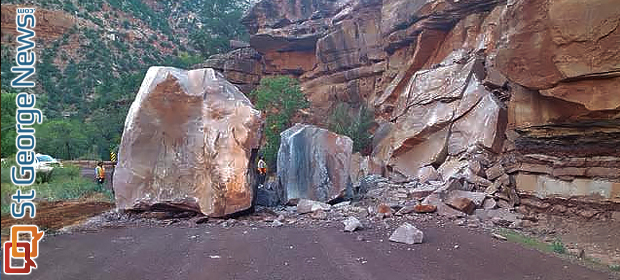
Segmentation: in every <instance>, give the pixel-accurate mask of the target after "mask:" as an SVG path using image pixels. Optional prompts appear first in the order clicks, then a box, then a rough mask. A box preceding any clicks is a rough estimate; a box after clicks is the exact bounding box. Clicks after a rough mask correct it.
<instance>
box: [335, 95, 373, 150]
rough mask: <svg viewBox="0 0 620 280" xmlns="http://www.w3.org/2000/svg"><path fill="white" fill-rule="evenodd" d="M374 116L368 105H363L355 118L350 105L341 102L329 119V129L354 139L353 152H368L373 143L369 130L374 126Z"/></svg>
mask: <svg viewBox="0 0 620 280" xmlns="http://www.w3.org/2000/svg"><path fill="white" fill-rule="evenodd" d="M373 122H374V116H373V114H372V112H370V111H369V110H368V108H367V106H365V105H364V106H362V107H360V108H359V110H358V111H357V114H355V116H354V117H353V118H351V116H350V115H349V106H348V105H347V104H346V103H340V104H338V105H337V106H336V108H335V109H334V111H333V112H332V114H331V116H330V117H329V120H328V126H329V130H331V131H333V132H336V133H338V134H342V135H346V136H348V137H349V138H351V140H353V152H362V153H364V154H366V153H367V152H368V150H369V148H370V144H371V143H372V135H371V134H370V133H369V132H368V130H369V129H370V128H371V127H372V125H373Z"/></svg>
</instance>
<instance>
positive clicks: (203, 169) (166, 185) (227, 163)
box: [114, 67, 262, 217]
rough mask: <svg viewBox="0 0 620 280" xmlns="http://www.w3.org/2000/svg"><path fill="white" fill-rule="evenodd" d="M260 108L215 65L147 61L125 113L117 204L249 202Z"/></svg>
mask: <svg viewBox="0 0 620 280" xmlns="http://www.w3.org/2000/svg"><path fill="white" fill-rule="evenodd" d="M261 127H262V120H261V113H260V112H259V111H258V110H256V109H254V107H253V105H252V103H251V102H250V100H248V98H247V97H245V96H244V95H243V94H242V93H241V92H240V91H239V90H238V89H237V88H236V87H234V86H233V85H232V84H230V83H229V82H227V81H226V80H225V79H224V77H223V76H222V75H221V74H219V73H218V72H216V71H214V70H213V69H210V68H207V69H197V70H191V71H185V70H181V69H176V68H171V67H151V68H150V69H149V70H148V72H147V74H146V76H145V78H144V81H143V82H142V86H141V87H140V90H139V92H138V95H137V96H136V99H135V101H134V102H133V104H132V106H131V109H130V110H129V113H128V115H127V119H126V121H125V130H124V132H123V138H122V141H121V146H120V150H119V159H120V160H119V163H118V166H117V167H116V172H115V174H114V190H115V195H116V205H117V207H118V208H119V209H130V208H134V207H140V208H142V207H145V206H152V205H160V204H164V205H168V206H176V207H180V208H184V209H189V210H194V211H199V212H202V213H204V214H206V215H210V216H216V217H221V216H225V215H228V214H232V213H235V212H238V211H242V210H246V209H248V208H250V207H251V206H252V200H253V197H254V193H255V190H254V178H253V172H252V165H253V156H254V153H253V152H254V151H255V150H256V149H257V148H258V145H259V142H260V138H261Z"/></svg>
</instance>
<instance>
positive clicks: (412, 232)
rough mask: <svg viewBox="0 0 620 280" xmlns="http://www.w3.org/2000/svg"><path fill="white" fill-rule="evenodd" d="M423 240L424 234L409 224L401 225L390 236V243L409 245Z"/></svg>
mask: <svg viewBox="0 0 620 280" xmlns="http://www.w3.org/2000/svg"><path fill="white" fill-rule="evenodd" d="M423 239H424V233H423V232H422V231H421V230H419V229H417V228H416V227H414V226H413V225H411V224H409V223H404V224H402V225H401V226H399V227H398V228H397V229H396V230H395V231H394V233H392V235H390V241H392V242H398V243H405V244H409V245H411V244H416V243H422V240H423Z"/></svg>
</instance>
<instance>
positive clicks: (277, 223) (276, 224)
mask: <svg viewBox="0 0 620 280" xmlns="http://www.w3.org/2000/svg"><path fill="white" fill-rule="evenodd" d="M283 225H284V224H283V223H282V222H280V221H278V220H274V221H273V222H271V226H272V227H281V226H283Z"/></svg>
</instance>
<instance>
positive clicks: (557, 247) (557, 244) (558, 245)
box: [551, 240, 566, 254]
mask: <svg viewBox="0 0 620 280" xmlns="http://www.w3.org/2000/svg"><path fill="white" fill-rule="evenodd" d="M551 249H552V250H553V252H556V253H558V254H564V253H566V247H564V243H562V241H560V240H555V241H553V244H551Z"/></svg>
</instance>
